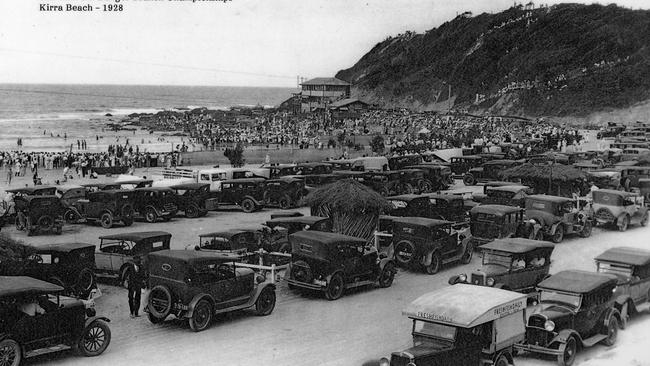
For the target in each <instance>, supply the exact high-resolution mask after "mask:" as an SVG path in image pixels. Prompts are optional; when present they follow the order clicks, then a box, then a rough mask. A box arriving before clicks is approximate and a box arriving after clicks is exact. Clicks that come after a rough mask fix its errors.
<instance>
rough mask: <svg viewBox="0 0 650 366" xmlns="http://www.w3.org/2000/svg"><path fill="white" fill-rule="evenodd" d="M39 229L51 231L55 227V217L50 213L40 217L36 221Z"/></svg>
mask: <svg viewBox="0 0 650 366" xmlns="http://www.w3.org/2000/svg"><path fill="white" fill-rule="evenodd" d="M36 225H37V226H38V228H39V230H42V231H50V230H52V228H53V227H54V217H52V216H50V215H44V216H41V217H39V218H38V221H37V222H36Z"/></svg>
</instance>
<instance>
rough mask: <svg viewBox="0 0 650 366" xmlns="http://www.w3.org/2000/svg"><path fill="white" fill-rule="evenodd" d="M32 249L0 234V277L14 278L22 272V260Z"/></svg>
mask: <svg viewBox="0 0 650 366" xmlns="http://www.w3.org/2000/svg"><path fill="white" fill-rule="evenodd" d="M32 253H34V248H33V247H31V246H29V245H26V244H24V243H23V242H21V241H18V240H16V239H13V238H12V237H10V236H9V235H7V234H5V233H0V276H16V275H20V272H21V271H22V267H23V262H24V260H25V259H26V258H27V257H28V256H29V255H30V254H32Z"/></svg>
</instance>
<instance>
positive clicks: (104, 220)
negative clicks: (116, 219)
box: [99, 212, 113, 229]
mask: <svg viewBox="0 0 650 366" xmlns="http://www.w3.org/2000/svg"><path fill="white" fill-rule="evenodd" d="M99 222H100V223H101V224H102V227H103V228H104V229H110V228H111V227H113V215H111V214H110V213H108V212H104V213H103V214H102V217H101V218H100V219H99Z"/></svg>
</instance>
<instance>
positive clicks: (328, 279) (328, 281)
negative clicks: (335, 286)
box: [325, 271, 346, 286]
mask: <svg viewBox="0 0 650 366" xmlns="http://www.w3.org/2000/svg"><path fill="white" fill-rule="evenodd" d="M337 273H338V274H340V275H341V277H343V284H344V285H345V282H346V281H345V274H344V273H343V271H336V272H333V273H331V274H329V275H328V276H327V277H325V281H327V285H328V286H329V283H330V281H331V280H332V277H334V275H335V274H337Z"/></svg>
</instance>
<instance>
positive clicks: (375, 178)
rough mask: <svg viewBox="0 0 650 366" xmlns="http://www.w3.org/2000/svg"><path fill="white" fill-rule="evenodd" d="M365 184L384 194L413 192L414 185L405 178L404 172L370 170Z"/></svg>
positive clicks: (393, 194)
mask: <svg viewBox="0 0 650 366" xmlns="http://www.w3.org/2000/svg"><path fill="white" fill-rule="evenodd" d="M364 184H365V185H366V186H368V187H370V188H372V189H373V190H374V191H376V192H378V193H379V194H381V195H382V196H395V195H401V194H410V193H413V186H411V185H410V184H409V183H408V182H406V181H405V180H404V172H401V171H386V172H370V173H368V175H367V179H365V181H364Z"/></svg>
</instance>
